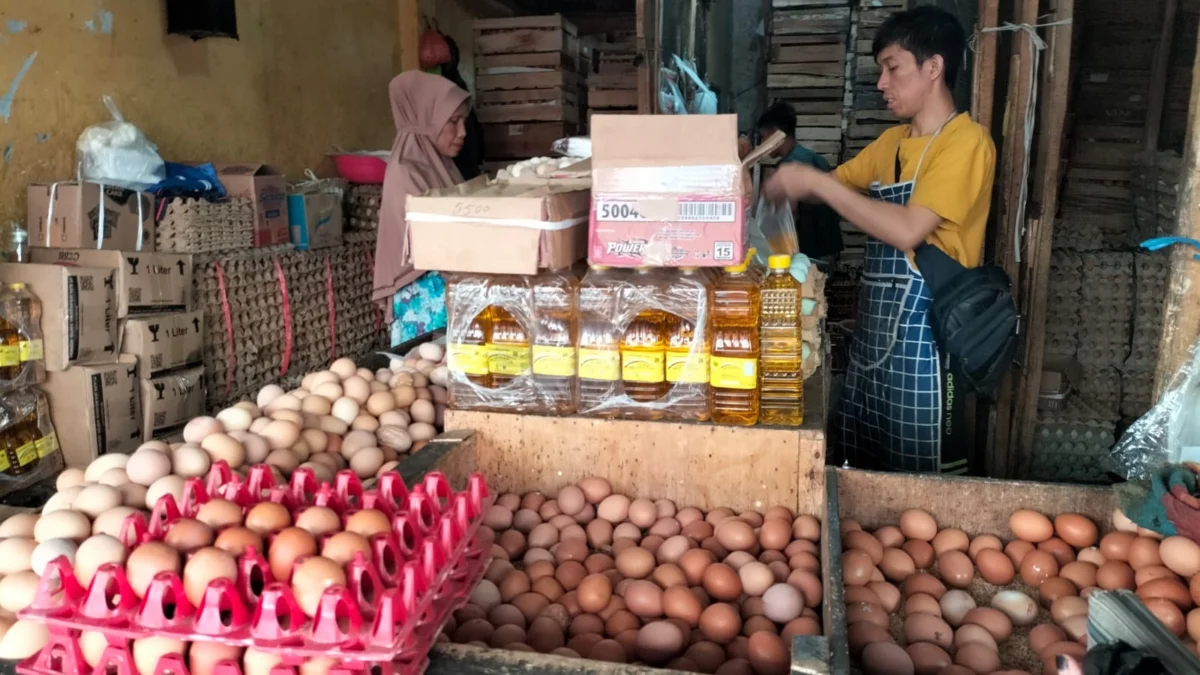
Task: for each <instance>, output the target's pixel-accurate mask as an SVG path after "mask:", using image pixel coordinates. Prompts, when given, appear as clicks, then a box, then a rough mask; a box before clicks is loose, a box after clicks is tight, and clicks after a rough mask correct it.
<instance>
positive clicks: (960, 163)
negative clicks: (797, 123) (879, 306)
mask: <svg viewBox="0 0 1200 675" xmlns="http://www.w3.org/2000/svg"><path fill="white" fill-rule="evenodd" d="M909 128H910V125H908V124H901V125H899V126H895V127H892V128H891V129H888V130H887V131H885V132H883V134H882V135H880V136H879V138H877V139H875V141H874V142H873V143H871V144H870V145H868V146H867V147H865V148H863V150H862V152H860V153H858V155H857V156H855V157H854V159H851V160H850V161H848V162H846V163H845V164H842V165H841V166H839V167H838V168H837V177H838V180H840V181H841V182H842V183H843V184H845V185H847V186H850V187H852V188H855V189H856V190H859V191H861V192H866V190H867V187H868V186H870V185H871V183H873V182H875V181H879V183H881V184H883V185H888V184H890V183H895V182H897V177H896V175H895V173H896V148H897V147H899V149H900V167H901V168H900V177H899V182H904V181H909V180H912V178H913V174H914V173H916V171H917V162H918V161H921V153H922V152H924V151H925V148H926V146H928V147H929V152H926V153H925V160H924V161H923V162H921V172H920V175H918V176H917V185H916V188H915V189H914V190H913V195H912V198H911V199H909V203H910V204H920V205H921V206H924V207H925V208H927V209H929V210H930V211H933V212H934V213H936V214H938V215H939V216H941V217H942V224H941V225H938V227H937V229H936V230H934V231H933V232H932V233H930V234H929V236H928V237H926V238H925V241H927V242H929V243H930V244H933V245H934V246H937V247H938V248H940V249H942V250H943V251H945V252H946V253H947V254H948V255H949V256H950V257H952V258H954V259H955V260H957V261H959V262H960V263H962V264H963V265H964V266H966V267H977V266H978V265H979V260H980V258H982V257H983V235H984V232H985V230H986V229H987V218H988V210H989V209H990V208H991V204H992V181H993V178H994V177H995V173H996V146H995V144H993V143H992V137H991V136H990V135H989V134H988V132H987V130H986V129H984V128H983V127H982V126H980V125H978V124H976V123H975V122H974V121H972V120H971V117H970V116H969V115H967V114H966V113H962V114H960V115H958V116H956V117H955V118H954V119H952V120H950V122H948V123H947V124H946V126H945V128H943V129H942V133H940V134H938V135H937V137H936V138H932V145H930V142H931V137H930V136H920V137H918V138H909Z"/></svg>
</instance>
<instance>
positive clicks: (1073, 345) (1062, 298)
mask: <svg viewBox="0 0 1200 675" xmlns="http://www.w3.org/2000/svg"><path fill="white" fill-rule="evenodd" d="M1082 274H1083V261H1082V259H1081V258H1080V257H1079V253H1078V252H1076V251H1072V250H1068V249H1055V250H1054V251H1052V252H1051V254H1050V279H1049V283H1048V284H1047V297H1046V332H1045V338H1044V339H1045V352H1046V356H1048V357H1055V358H1074V357H1075V352H1076V351H1078V349H1079V334H1078V331H1079V315H1080V311H1081V308H1082V305H1083V295H1082V290H1083V283H1082Z"/></svg>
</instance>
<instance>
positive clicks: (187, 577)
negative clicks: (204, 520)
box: [183, 546, 238, 607]
mask: <svg viewBox="0 0 1200 675" xmlns="http://www.w3.org/2000/svg"><path fill="white" fill-rule="evenodd" d="M237 576H238V568H237V561H236V560H234V558H233V556H232V555H230V554H229V553H227V552H225V551H222V550H221V549H219V548H215V547H212V546H209V547H206V548H202V549H200V550H199V551H196V552H195V553H193V554H192V556H191V557H190V558H188V561H187V565H185V566H184V568H183V591H184V594H185V595H186V596H187V599H188V601H189V602H191V603H192V605H193V606H195V607H199V606H200V601H201V600H202V599H203V598H204V592H205V590H207V589H208V584H209V583H211V582H212V581H214V580H216V579H228V580H230V581H237Z"/></svg>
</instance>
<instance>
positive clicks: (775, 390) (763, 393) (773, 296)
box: [758, 255, 804, 426]
mask: <svg viewBox="0 0 1200 675" xmlns="http://www.w3.org/2000/svg"><path fill="white" fill-rule="evenodd" d="M791 263H792V258H791V256H787V255H773V256H771V257H770V258H769V259H768V260H767V264H768V266H769V268H770V273H769V274H768V275H767V278H766V279H765V280H764V281H763V283H762V292H761V294H760V295H761V298H762V309H761V310H760V311H761V313H760V314H759V317H760V318H759V322H758V330H759V345H760V346H759V357H758V369H759V374H760V375H759V376H760V379H761V380H762V384H761V386H760V387H759V406H760V411H761V412H760V415H759V421H760V422H762V423H763V424H775V425H780V426H798V425H800V424H802V423H803V422H804V373H803V369H802V367H801V365H800V364H801V362H802V361H803V358H802V357H803V353H802V352H803V343H802V340H801V335H800V316H801V312H800V299H801V297H802V296H801V292H800V282H798V281H796V279H795V278H793V277H792V275H791V273H790V272H789V271H788V268H789V267H790V266H791Z"/></svg>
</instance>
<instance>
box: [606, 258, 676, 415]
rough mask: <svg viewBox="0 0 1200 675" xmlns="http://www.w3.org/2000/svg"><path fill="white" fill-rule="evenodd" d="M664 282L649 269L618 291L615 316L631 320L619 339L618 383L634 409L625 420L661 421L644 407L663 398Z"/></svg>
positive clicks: (627, 411)
mask: <svg viewBox="0 0 1200 675" xmlns="http://www.w3.org/2000/svg"><path fill="white" fill-rule="evenodd" d="M665 296H666V279H665V277H664V276H663V275H662V274H660V273H659V272H658V271H657V270H655V269H654V268H652V267H639V268H637V269H636V270H635V271H634V273H633V276H632V277H631V278H630V279H629V280H628V282H627V283H626V284H625V285H624V286H622V288H621V304H620V309H619V311H618V315H619V316H622V317H626V316H632V317H633V318H632V320H630V321H629V325H628V326H626V328H625V331H624V333H623V334H622V336H621V380H622V382H623V383H624V386H625V395H626V396H628V397H629V398H630V399H632V400H633V403H634V405H631V406H628V407H627V408H625V409H624V410H622V411H621V416H622V417H624V418H626V419H636V420H657V419H662V417H663V409H662V408H661V407H651V406H648V405H639V404H652V403H655V402H657V401H659V400H660V399H662V398H663V397H664V396H666V394H667V313H666V312H665V311H663V309H662V306H663V302H664V300H665Z"/></svg>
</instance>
